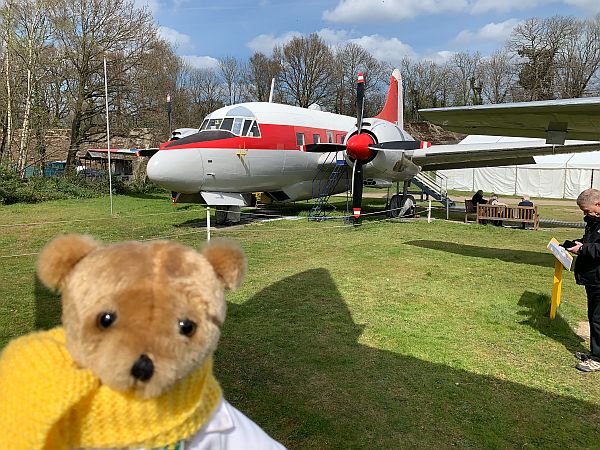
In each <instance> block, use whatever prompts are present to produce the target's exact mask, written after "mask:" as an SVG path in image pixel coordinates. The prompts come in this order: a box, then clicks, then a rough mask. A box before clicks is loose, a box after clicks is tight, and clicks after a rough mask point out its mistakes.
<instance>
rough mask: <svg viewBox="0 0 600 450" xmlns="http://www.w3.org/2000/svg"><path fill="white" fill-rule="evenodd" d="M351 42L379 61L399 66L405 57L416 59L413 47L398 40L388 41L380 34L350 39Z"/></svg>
mask: <svg viewBox="0 0 600 450" xmlns="http://www.w3.org/2000/svg"><path fill="white" fill-rule="evenodd" d="M350 42H354V43H356V44H358V45H360V46H361V47H363V48H364V49H365V50H367V51H368V52H369V53H371V55H373V56H374V57H375V58H377V59H378V60H380V61H386V62H389V63H392V64H395V65H397V64H399V63H400V61H401V60H402V58H404V57H409V58H414V57H415V56H416V54H415V52H414V50H413V49H412V47H411V46H410V45H408V44H405V43H404V42H402V41H401V40H399V39H398V38H389V39H388V38H385V37H383V36H380V35H378V34H372V35H370V36H363V37H360V38H356V39H350Z"/></svg>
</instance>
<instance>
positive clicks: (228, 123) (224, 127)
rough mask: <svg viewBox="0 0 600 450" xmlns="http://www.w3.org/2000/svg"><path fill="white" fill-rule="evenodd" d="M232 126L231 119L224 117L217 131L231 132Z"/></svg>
mask: <svg viewBox="0 0 600 450" xmlns="http://www.w3.org/2000/svg"><path fill="white" fill-rule="evenodd" d="M232 125H233V117H226V118H225V119H223V122H221V126H220V128H219V129H221V130H227V131H231V126H232Z"/></svg>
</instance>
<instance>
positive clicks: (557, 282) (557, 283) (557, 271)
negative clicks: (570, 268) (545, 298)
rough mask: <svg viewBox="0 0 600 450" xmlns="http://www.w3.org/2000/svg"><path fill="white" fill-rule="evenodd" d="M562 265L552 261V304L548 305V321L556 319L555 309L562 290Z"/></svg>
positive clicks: (557, 261) (558, 303)
mask: <svg viewBox="0 0 600 450" xmlns="http://www.w3.org/2000/svg"><path fill="white" fill-rule="evenodd" d="M562 275H563V265H562V264H561V262H560V261H559V260H558V259H557V260H556V261H554V284H553V285H552V303H551V304H550V319H552V320H554V318H555V317H556V308H558V306H559V305H560V291H561V289H562Z"/></svg>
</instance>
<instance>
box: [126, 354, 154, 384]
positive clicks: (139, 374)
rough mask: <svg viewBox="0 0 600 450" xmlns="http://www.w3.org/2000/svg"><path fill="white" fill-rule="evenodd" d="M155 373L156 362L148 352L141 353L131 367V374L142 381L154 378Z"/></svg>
mask: <svg viewBox="0 0 600 450" xmlns="http://www.w3.org/2000/svg"><path fill="white" fill-rule="evenodd" d="M153 373H154V363H153V362H152V360H151V359H150V358H148V355H146V354H142V355H140V357H139V358H138V359H137V361H136V362H135V363H134V364H133V367H132V368H131V375H132V376H133V377H134V378H135V379H137V380H140V381H148V380H149V379H150V378H152V374H153Z"/></svg>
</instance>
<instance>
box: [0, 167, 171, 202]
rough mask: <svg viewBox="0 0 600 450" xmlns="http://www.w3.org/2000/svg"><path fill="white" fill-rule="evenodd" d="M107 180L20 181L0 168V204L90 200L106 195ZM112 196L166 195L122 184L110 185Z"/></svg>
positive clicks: (139, 185) (144, 185)
mask: <svg viewBox="0 0 600 450" xmlns="http://www.w3.org/2000/svg"><path fill="white" fill-rule="evenodd" d="M108 190H109V183H108V179H98V178H94V179H86V178H83V177H81V176H78V175H68V176H53V177H30V178H25V179H21V178H20V177H19V176H18V175H17V174H16V173H15V172H13V171H9V170H7V169H6V168H2V167H0V204H4V205H10V204H13V203H38V202H43V201H48V200H62V199H69V198H92V197H101V196H103V195H107V194H108ZM112 191H113V194H146V193H149V192H166V191H163V190H162V189H160V188H158V187H157V186H156V185H154V184H152V183H131V184H125V183H124V182H123V181H121V180H119V179H114V180H113V182H112Z"/></svg>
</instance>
